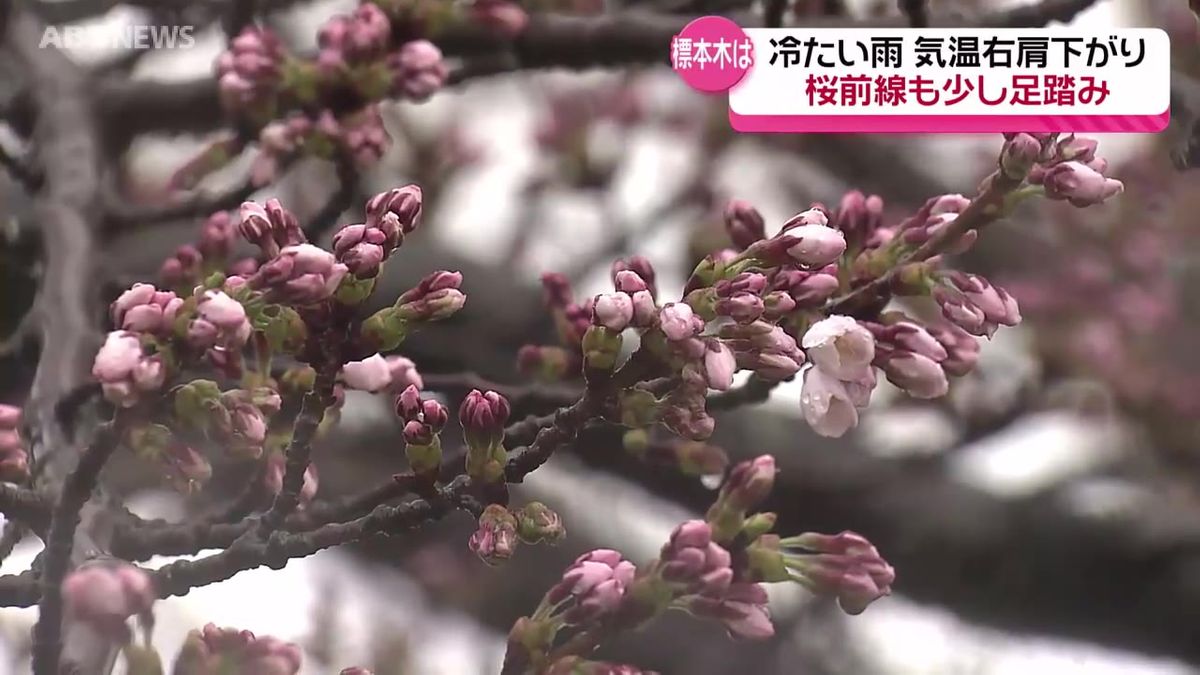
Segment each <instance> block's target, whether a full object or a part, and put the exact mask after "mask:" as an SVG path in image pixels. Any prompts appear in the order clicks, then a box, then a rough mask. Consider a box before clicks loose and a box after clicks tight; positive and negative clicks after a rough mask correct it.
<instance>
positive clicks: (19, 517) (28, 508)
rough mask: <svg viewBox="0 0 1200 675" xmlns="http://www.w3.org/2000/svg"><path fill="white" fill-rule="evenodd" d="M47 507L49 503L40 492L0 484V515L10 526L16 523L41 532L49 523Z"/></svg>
mask: <svg viewBox="0 0 1200 675" xmlns="http://www.w3.org/2000/svg"><path fill="white" fill-rule="evenodd" d="M49 506H50V502H49V501H48V500H47V499H46V497H45V495H43V494H42V493H40V492H37V491H35V490H31V489H28V488H23V487H19V486H16V485H12V484H9V483H0V513H3V514H4V517H5V519H6V520H7V521H8V522H9V523H10V524H11V523H12V522H14V521H18V522H20V523H23V524H25V525H27V526H29V527H30V528H32V529H34V530H42V529H44V528H45V527H46V525H47V524H48V523H49V520H48V518H49V515H50V508H49Z"/></svg>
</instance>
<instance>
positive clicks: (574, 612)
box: [535, 549, 637, 626]
mask: <svg viewBox="0 0 1200 675" xmlns="http://www.w3.org/2000/svg"><path fill="white" fill-rule="evenodd" d="M636 575H637V567H636V566H634V564H633V563H631V562H629V561H628V560H625V558H624V556H622V555H621V554H620V552H618V551H613V550H610V549H596V550H595V551H590V552H588V553H585V554H583V555H581V556H579V557H578V558H576V559H575V563H574V564H572V565H571V566H570V567H569V568H567V570H566V571H565V572H564V573H563V576H562V579H561V580H560V581H559V582H558V583H557V584H555V586H554V587H553V588H551V589H550V590H549V591H548V592H547V593H546V596H545V597H544V598H543V599H542V605H541V608H540V609H541V610H542V611H541V612H538V613H535V617H537V616H539V615H547V614H548V615H549V616H550V617H556V618H557V619H558V620H559V621H560V622H561V623H562V624H565V625H568V626H586V625H589V624H594V623H598V622H600V621H602V620H603V619H605V618H607V617H609V616H611V615H612V614H613V613H614V612H615V611H616V610H617V608H618V607H620V605H621V600H622V599H623V598H624V597H625V591H626V590H627V589H628V588H629V587H630V585H631V584H632V583H633V581H634V577H635V576H636Z"/></svg>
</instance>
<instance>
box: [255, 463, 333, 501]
mask: <svg viewBox="0 0 1200 675" xmlns="http://www.w3.org/2000/svg"><path fill="white" fill-rule="evenodd" d="M286 472H287V457H286V456H285V455H284V454H283V453H280V452H273V453H271V455H270V456H268V457H267V464H266V470H265V471H264V473H263V487H264V488H266V490H267V493H268V494H270V495H277V494H279V493H280V492H282V491H283V475H284V474H285V473H286ZM320 484H321V479H320V476H319V475H318V473H317V467H316V465H315V464H313V463H311V462H310V463H309V464H308V467H306V468H305V469H304V482H303V483H301V485H300V492H299V494H297V495H296V496H297V497H298V499H299V503H298V505H297V506H298V508H301V509H303V508H304V507H305V506H307V505H308V504H310V503H311V502H312V500H313V497H316V496H317V488H318V487H320Z"/></svg>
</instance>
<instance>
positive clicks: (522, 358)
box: [517, 272, 645, 381]
mask: <svg viewBox="0 0 1200 675" xmlns="http://www.w3.org/2000/svg"><path fill="white" fill-rule="evenodd" d="M638 276H641V275H640V274H639V275H638ZM642 280H643V281H645V277H642ZM542 289H543V297H544V298H545V305H546V308H547V309H548V310H549V311H550V316H551V317H552V318H553V319H554V326H555V330H556V332H557V333H558V340H559V345H525V346H524V347H522V348H521V351H520V352H519V353H518V354H517V365H518V367H519V368H520V370H521V372H522V373H525V374H527V375H530V376H532V377H536V378H538V379H540V380H546V381H556V380H562V379H565V378H567V377H569V376H571V375H577V374H578V373H579V372H580V368H581V366H582V347H581V345H582V342H583V336H584V334H585V333H587V331H588V328H589V327H591V325H592V303H593V300H594V299H593V298H588V299H587V300H584V301H583V302H576V301H575V296H574V293H572V291H571V283H570V282H569V281H568V280H567V278H566V276H564V275H562V274H560V273H558V272H548V273H546V274H543V275H542Z"/></svg>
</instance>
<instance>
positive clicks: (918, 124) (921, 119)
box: [729, 109, 1171, 134]
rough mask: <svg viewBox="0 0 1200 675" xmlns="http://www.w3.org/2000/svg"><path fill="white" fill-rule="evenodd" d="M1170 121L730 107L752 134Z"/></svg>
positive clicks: (1150, 129)
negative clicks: (772, 111) (773, 111)
mask: <svg viewBox="0 0 1200 675" xmlns="http://www.w3.org/2000/svg"><path fill="white" fill-rule="evenodd" d="M1170 121H1171V111H1170V109H1168V110H1166V111H1164V112H1162V113H1160V114H1158V115H739V114H738V113H735V112H733V111H732V110H730V111H729V122H730V124H732V125H733V128H734V129H735V130H736V131H742V132H752V133H804V132H810V133H872V134H873V133H944V134H972V133H999V132H1002V131H1034V132H1059V133H1070V132H1084V133H1157V132H1159V131H1162V130H1164V129H1166V128H1167V124H1168V123H1169V122H1170Z"/></svg>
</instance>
